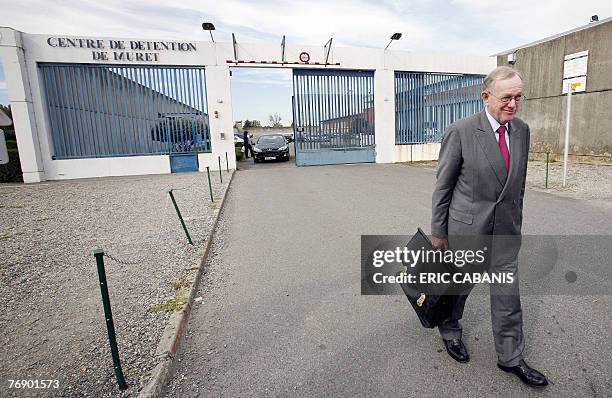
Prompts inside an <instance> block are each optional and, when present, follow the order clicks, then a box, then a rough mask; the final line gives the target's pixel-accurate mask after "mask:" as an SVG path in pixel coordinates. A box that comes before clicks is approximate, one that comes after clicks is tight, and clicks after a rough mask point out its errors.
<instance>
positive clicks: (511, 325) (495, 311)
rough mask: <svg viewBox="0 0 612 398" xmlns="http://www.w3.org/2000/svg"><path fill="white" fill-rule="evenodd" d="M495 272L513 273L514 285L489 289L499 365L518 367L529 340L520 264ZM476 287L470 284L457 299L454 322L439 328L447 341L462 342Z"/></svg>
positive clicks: (500, 267) (492, 268)
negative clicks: (465, 315)
mask: <svg viewBox="0 0 612 398" xmlns="http://www.w3.org/2000/svg"><path fill="white" fill-rule="evenodd" d="M490 271H492V272H512V273H513V274H514V276H515V278H514V283H512V284H497V283H492V284H490V285H489V289H490V298H491V324H492V328H493V337H494V340H495V350H496V351H497V358H498V360H497V362H498V363H499V364H500V365H503V366H516V365H518V363H519V361H520V360H521V359H523V350H524V348H525V339H524V336H523V311H522V309H521V297H520V294H519V281H518V262H517V261H514V262H511V263H506V264H500V265H493V266H491V269H490ZM473 288H474V285H473V284H466V285H465V286H464V288H463V289H461V290H460V291H458V292H457V293H458V294H457V295H456V296H454V299H455V303H454V306H453V311H452V315H451V318H450V319H448V321H446V322H445V323H443V324H442V325H440V326H439V327H438V329H439V331H440V335H441V336H442V338H443V339H446V340H448V339H460V338H461V334H462V327H461V323H460V319H461V318H462V317H463V309H464V307H465V302H466V300H467V298H468V295H469V293H470V291H471V290H472V289H473Z"/></svg>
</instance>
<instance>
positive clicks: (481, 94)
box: [480, 91, 489, 104]
mask: <svg viewBox="0 0 612 398" xmlns="http://www.w3.org/2000/svg"><path fill="white" fill-rule="evenodd" d="M480 97H481V98H482V100H483V101H484V103H485V104H486V103H487V102H488V101H489V93H488V92H487V91H483V92H482V93H480Z"/></svg>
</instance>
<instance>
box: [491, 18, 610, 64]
mask: <svg viewBox="0 0 612 398" xmlns="http://www.w3.org/2000/svg"><path fill="white" fill-rule="evenodd" d="M610 21H612V17H609V18H605V19H602V20H601V21H598V22H590V23H588V24H586V25H583V26H580V27H578V28H574V29H572V30H568V31H566V32H563V33H558V34H556V35H553V36H549V37H545V38H543V39H540V40H538V41H534V42H531V43H528V44H524V45H522V46H519V47H515V48H511V49H510V50H506V51H502V52H500V53H497V54H493V55H492V57H497V56H498V55H507V54H512V53H513V52H515V51H516V50H520V49H521V48H527V47H532V46H535V45H538V44H541V43H545V42H547V41H551V40H554V39H557V38H559V37H563V36H567V35H569V34H572V33H575V32H579V31H581V30H585V29H589V28H593V27H595V26H598V25H601V24H604V23H607V22H610Z"/></svg>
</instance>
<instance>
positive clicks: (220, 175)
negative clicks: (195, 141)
mask: <svg viewBox="0 0 612 398" xmlns="http://www.w3.org/2000/svg"><path fill="white" fill-rule="evenodd" d="M219 179H220V180H221V184H223V175H222V174H221V156H219Z"/></svg>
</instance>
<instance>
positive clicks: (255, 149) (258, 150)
mask: <svg viewBox="0 0 612 398" xmlns="http://www.w3.org/2000/svg"><path fill="white" fill-rule="evenodd" d="M253 150H254V151H255V152H261V149H259V148H253Z"/></svg>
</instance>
